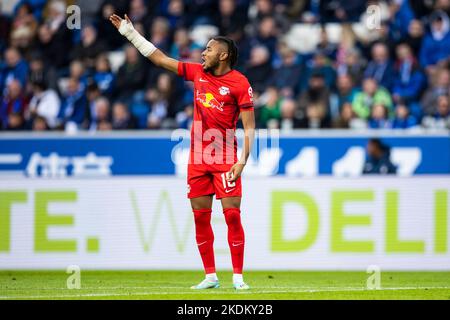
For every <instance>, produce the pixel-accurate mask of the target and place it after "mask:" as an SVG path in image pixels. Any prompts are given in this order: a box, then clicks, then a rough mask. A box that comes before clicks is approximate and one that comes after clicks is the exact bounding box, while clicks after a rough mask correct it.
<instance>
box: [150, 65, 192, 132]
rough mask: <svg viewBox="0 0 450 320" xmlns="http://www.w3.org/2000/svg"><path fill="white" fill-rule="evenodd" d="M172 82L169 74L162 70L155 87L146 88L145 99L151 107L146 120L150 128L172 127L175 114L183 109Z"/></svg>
mask: <svg viewBox="0 0 450 320" xmlns="http://www.w3.org/2000/svg"><path fill="white" fill-rule="evenodd" d="M172 83H173V80H172V77H171V75H169V74H168V73H166V72H164V73H161V75H160V76H159V77H158V81H157V85H156V87H154V88H151V89H149V90H147V93H146V99H147V101H148V102H149V104H150V108H151V111H150V114H149V115H148V120H147V124H148V127H149V128H150V129H158V128H165V129H169V128H172V127H173V126H175V120H174V118H175V117H176V114H177V113H178V112H180V111H182V110H183V109H184V108H183V106H182V101H180V100H178V99H177V98H178V97H177V95H176V94H174V92H175V91H174V90H175V88H174V87H173V85H172Z"/></svg>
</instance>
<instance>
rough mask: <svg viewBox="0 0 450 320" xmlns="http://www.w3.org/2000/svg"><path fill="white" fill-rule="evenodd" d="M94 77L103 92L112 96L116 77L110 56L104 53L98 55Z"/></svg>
mask: <svg viewBox="0 0 450 320" xmlns="http://www.w3.org/2000/svg"><path fill="white" fill-rule="evenodd" d="M93 79H94V81H95V83H96V84H97V86H98V88H99V89H100V92H101V94H103V95H105V96H107V97H112V95H113V91H114V86H115V82H116V77H115V75H114V73H113V72H112V71H111V65H110V63H109V59H108V57H107V56H106V55H104V54H101V55H99V56H98V57H97V60H96V62H95V73H94V77H93Z"/></svg>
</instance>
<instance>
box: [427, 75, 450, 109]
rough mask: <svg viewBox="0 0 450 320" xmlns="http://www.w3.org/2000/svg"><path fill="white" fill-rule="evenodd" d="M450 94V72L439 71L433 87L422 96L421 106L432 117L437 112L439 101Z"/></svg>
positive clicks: (432, 84)
mask: <svg viewBox="0 0 450 320" xmlns="http://www.w3.org/2000/svg"><path fill="white" fill-rule="evenodd" d="M449 94H450V71H449V70H447V69H439V70H438V71H437V73H436V75H435V77H434V79H433V81H432V83H431V86H430V87H429V88H428V89H427V90H426V91H425V93H424V94H423V96H422V100H421V105H422V108H423V111H424V113H425V114H426V115H429V116H432V115H434V114H436V111H437V100H438V98H439V97H440V96H442V95H449Z"/></svg>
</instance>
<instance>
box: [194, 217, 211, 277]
mask: <svg viewBox="0 0 450 320" xmlns="http://www.w3.org/2000/svg"><path fill="white" fill-rule="evenodd" d="M193 211H194V221H195V239H196V240H197V246H198V251H199V252H200V256H201V257H202V261H203V267H204V269H205V273H206V274H208V273H215V272H216V266H215V262H214V248H213V243H214V233H213V230H212V228H211V209H198V210H193Z"/></svg>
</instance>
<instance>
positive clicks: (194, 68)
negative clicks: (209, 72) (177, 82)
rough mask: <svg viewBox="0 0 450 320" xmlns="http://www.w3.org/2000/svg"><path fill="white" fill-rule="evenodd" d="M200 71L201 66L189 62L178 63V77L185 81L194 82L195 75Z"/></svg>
mask: <svg viewBox="0 0 450 320" xmlns="http://www.w3.org/2000/svg"><path fill="white" fill-rule="evenodd" d="M201 71H202V65H201V64H199V63H191V62H181V61H180V62H178V75H179V76H180V77H183V78H184V80H186V81H194V78H195V75H196V74H197V73H198V72H201Z"/></svg>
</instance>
